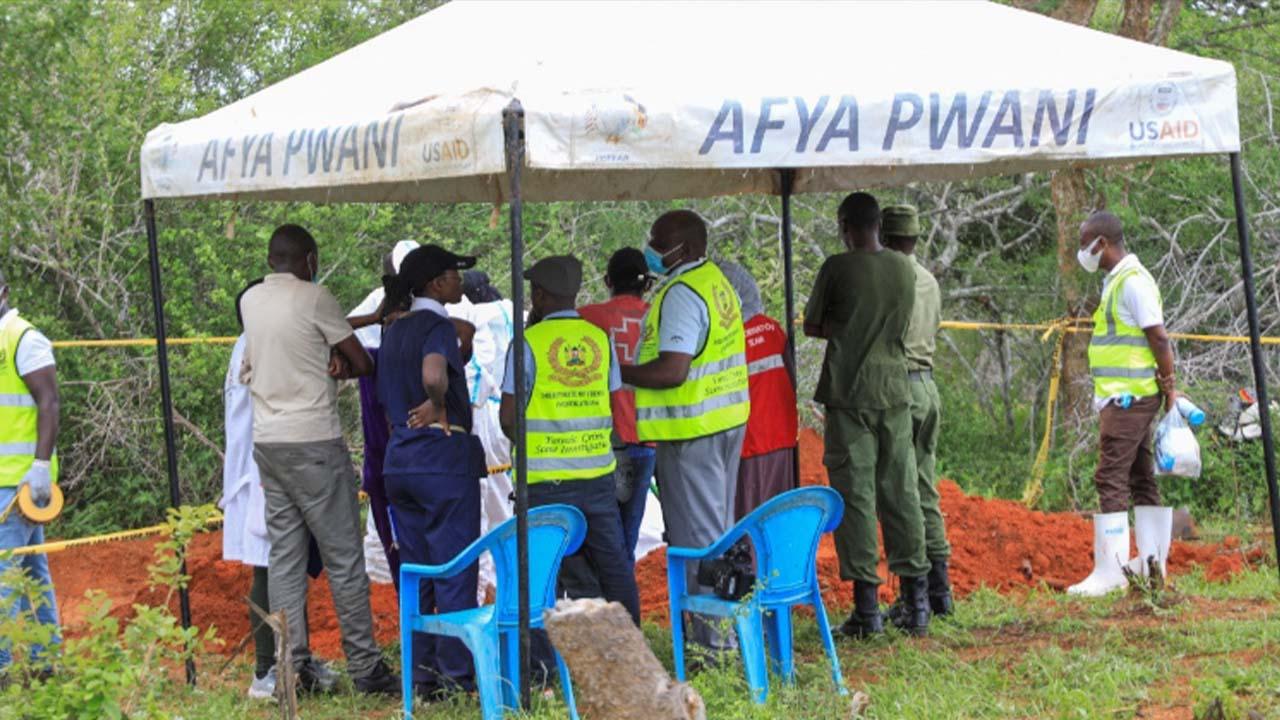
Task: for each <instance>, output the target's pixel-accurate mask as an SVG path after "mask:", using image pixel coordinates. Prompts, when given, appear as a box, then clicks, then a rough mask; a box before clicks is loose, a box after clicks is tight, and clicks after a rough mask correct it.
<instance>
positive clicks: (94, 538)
mask: <svg viewBox="0 0 1280 720" xmlns="http://www.w3.org/2000/svg"><path fill="white" fill-rule="evenodd" d="M510 469H511V466H510V465H495V466H493V467H491V468H488V471H489V474H490V475H495V474H497V473H503V472H506V471H508V470H510ZM361 496H362V498H361V499H364V493H363V492H362V493H361ZM221 524H222V514H221V513H219V514H217V515H215V516H213V517H211V518H209V522H208V523H207V526H208V527H213V526H215V525H221ZM168 530H169V526H168V525H151V526H149V527H143V528H137V529H134V530H121V531H119V532H113V533H106V534H104V535H91V536H89V537H82V538H75V539H74V540H53V541H50V542H47V543H43V544H41V545H27V546H25V547H20V548H15V549H14V550H12V551H10V552H12V553H13V555H15V556H17V555H34V554H36V553H53V552H61V551H63V550H71V549H73V548H78V547H82V546H84V545H97V544H98V543H105V542H112V541H114V540H136V539H138V538H144V537H149V536H151V535H162V534H164V533H165V532H168ZM0 554H2V553H0Z"/></svg>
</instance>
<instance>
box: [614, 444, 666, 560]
mask: <svg viewBox="0 0 1280 720" xmlns="http://www.w3.org/2000/svg"><path fill="white" fill-rule="evenodd" d="M627 455H628V456H629V457H630V458H631V472H632V473H633V477H634V478H635V486H634V487H633V488H632V491H631V497H630V498H628V499H627V500H626V501H625V502H623V503H622V504H621V505H620V506H619V509H620V510H621V511H622V536H623V538H625V539H626V541H627V555H628V556H630V557H631V559H632V560H633V561H634V560H635V557H636V543H638V542H640V525H641V523H642V522H643V521H644V506H645V503H646V502H647V501H648V499H649V486H650V485H651V484H653V467H654V465H656V464H657V462H658V451H657V449H656V448H651V447H647V446H645V445H628V446H627Z"/></svg>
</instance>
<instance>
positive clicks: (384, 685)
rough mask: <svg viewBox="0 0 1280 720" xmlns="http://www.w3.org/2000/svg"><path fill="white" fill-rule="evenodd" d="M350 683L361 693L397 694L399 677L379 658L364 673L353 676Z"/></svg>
mask: <svg viewBox="0 0 1280 720" xmlns="http://www.w3.org/2000/svg"><path fill="white" fill-rule="evenodd" d="M351 684H352V685H354V686H355V689H356V692H358V693H361V694H362V695H399V694H400V678H399V677H397V676H396V674H395V673H393V672H391V668H389V667H387V664H386V663H385V662H383V661H381V660H379V661H378V664H377V665H374V666H373V669H372V670H370V671H369V672H368V673H366V674H365V675H363V676H361V677H358V678H353V679H352V680H351Z"/></svg>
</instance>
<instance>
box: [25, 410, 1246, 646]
mask: <svg viewBox="0 0 1280 720" xmlns="http://www.w3.org/2000/svg"><path fill="white" fill-rule="evenodd" d="M800 440H801V442H800V467H801V472H800V475H801V483H802V484H804V485H825V484H827V476H826V470H825V469H824V468H823V466H822V439H821V438H820V437H819V436H818V435H817V433H814V432H812V431H808V430H806V431H805V432H804V433H803V434H802V435H801V438H800ZM940 490H941V494H942V512H943V514H944V515H945V516H946V519H947V534H948V538H949V540H950V541H951V548H952V557H951V582H952V584H953V585H954V587H955V591H956V593H957V594H958V595H960V596H964V595H966V594H968V593H970V592H973V591H974V590H975V589H977V588H978V587H981V586H984V585H985V586H987V587H991V588H995V589H997V590H1000V591H1003V592H1013V591H1018V590H1020V589H1022V590H1025V589H1026V588H1029V587H1032V586H1035V585H1038V584H1040V583H1041V582H1043V583H1045V584H1047V585H1048V586H1049V587H1051V588H1055V589H1059V590H1061V589H1064V588H1065V587H1066V586H1067V585H1069V584H1071V583H1073V582H1076V581H1078V580H1080V579H1082V578H1084V577H1085V576H1086V575H1087V574H1088V573H1089V571H1090V570H1091V569H1092V566H1093V528H1092V525H1091V524H1090V522H1089V520H1088V519H1087V518H1085V517H1081V516H1080V515H1076V514H1074V513H1041V512H1035V511H1031V510H1028V509H1026V508H1025V507H1023V506H1022V505H1021V504H1019V503H1016V502H1011V501H1008V500H991V499H987V498H980V497H973V496H969V495H965V494H964V493H963V492H962V491H961V490H960V488H959V487H958V486H957V485H956V484H955V483H953V482H951V481H946V480H944V481H943V482H942V483H941V487H940ZM221 542H222V536H221V534H220V533H207V534H204V535H201V536H199V537H197V538H196V539H195V541H194V542H193V543H192V546H191V549H190V554H189V556H188V561H187V562H188V568H187V569H188V572H189V573H190V574H191V576H192V580H191V606H192V621H193V622H194V623H195V624H196V625H197V626H199V627H209V626H216V627H217V628H218V635H219V637H221V638H223V640H224V641H225V643H226V645H225V646H224V650H225V651H230V650H233V649H235V647H236V646H237V645H238V644H239V642H240V640H241V639H242V638H244V637H245V635H246V633H248V631H249V618H248V610H247V608H246V605H245V601H244V598H245V596H246V595H248V593H249V585H250V583H251V571H250V569H249V568H248V567H245V566H243V565H241V564H239V563H227V562H223V561H222V560H221V557H222V546H221ZM154 545H155V543H154V541H153V540H132V541H125V542H113V543H103V544H100V545H92V546H88V547H85V548H80V549H77V550H72V551H67V552H61V553H55V554H53V555H50V556H49V559H50V563H51V565H52V568H53V576H54V584H55V586H56V587H57V589H58V598H59V601H60V603H61V609H62V614H63V621H64V624H65V625H66V628H67V631H68V632H69V633H71V634H74V633H75V632H76V631H77V629H79V628H81V627H82V626H83V618H84V617H85V612H86V610H87V607H86V603H85V600H84V593H85V591H86V590H89V589H94V588H96V589H99V590H102V591H104V592H105V593H106V594H107V596H108V597H109V598H111V600H112V602H113V603H114V605H115V610H114V611H113V612H114V614H116V616H117V617H121V618H125V619H127V618H128V617H129V616H131V615H132V614H133V610H132V605H133V604H134V603H144V604H155V603H158V602H162V601H163V596H162V595H161V594H159V593H157V592H155V591H152V590H150V589H149V588H148V587H147V570H146V567H147V565H148V564H149V563H150V562H151V559H152V553H153V550H154ZM1263 555H1264V552H1263V550H1262V549H1261V548H1260V547H1255V548H1253V549H1250V550H1245V549H1243V548H1241V547H1240V543H1239V541H1238V540H1236V541H1235V542H1230V541H1229V542H1227V543H1224V544H1223V545H1203V544H1198V543H1182V542H1177V543H1174V545H1173V550H1172V553H1171V558H1170V569H1171V572H1172V573H1174V574H1178V573H1183V572H1186V571H1187V570H1188V569H1189V568H1190V567H1191V566H1192V565H1197V564H1199V565H1204V566H1205V567H1206V576H1207V577H1209V578H1210V579H1211V580H1225V579H1227V578H1229V577H1230V576H1231V575H1233V574H1235V573H1237V572H1239V571H1240V570H1241V569H1242V568H1243V567H1245V565H1246V563H1252V562H1257V561H1260V560H1261V559H1262V557H1263ZM818 571H819V573H820V579H821V582H822V586H823V589H824V592H825V594H826V596H827V601H828V604H829V606H831V607H844V606H847V605H849V604H850V597H851V594H852V586H851V584H850V583H847V582H843V581H841V580H840V574H839V567H838V562H837V559H836V553H835V547H834V545H833V543H832V540H831V538H830V537H824V538H823V540H822V545H821V546H820V549H819V554H818ZM636 575H637V579H638V581H639V585H640V602H641V607H642V608H643V609H644V614H645V616H646V617H648V618H650V619H654V620H663V619H666V617H667V614H668V613H667V610H668V607H667V577H666V553H665V552H664V551H662V550H658V551H655V552H653V553H651V554H650V555H648V556H647V557H645V558H644V559H643V560H641V561H640V563H639V564H638V565H637V567H636ZM880 576H881V577H882V578H885V579H888V578H889V573H888V570H887V568H886V567H885V565H884V560H883V557H882V558H881V565H880ZM372 590H373V597H372V607H373V614H374V623H375V625H376V627H377V636H378V640H379V642H382V643H386V642H388V641H390V640H392V639H393V638H395V636H396V627H397V610H396V598H395V592H394V591H393V589H392V587H391V586H390V585H373V586H372ZM893 592H894V587H893V586H891V585H890V584H889V583H885V584H884V585H882V586H881V590H880V595H881V598H882V599H883V600H885V601H889V600H891V599H892V595H893ZM308 597H309V605H308V614H309V618H310V625H311V647H312V650H313V651H314V652H316V653H317V654H318V655H321V656H322V657H328V658H338V657H341V655H342V643H341V636H340V634H339V632H338V623H337V619H336V616H335V615H334V611H333V600H332V598H331V596H330V594H329V586H328V580H327V579H326V577H324V576H322V577H321V578H320V579H319V580H315V581H312V583H311V590H310V593H309V596H308ZM172 606H173V609H174V612H175V613H176V612H177V599H176V597H175V598H174V599H173V601H172Z"/></svg>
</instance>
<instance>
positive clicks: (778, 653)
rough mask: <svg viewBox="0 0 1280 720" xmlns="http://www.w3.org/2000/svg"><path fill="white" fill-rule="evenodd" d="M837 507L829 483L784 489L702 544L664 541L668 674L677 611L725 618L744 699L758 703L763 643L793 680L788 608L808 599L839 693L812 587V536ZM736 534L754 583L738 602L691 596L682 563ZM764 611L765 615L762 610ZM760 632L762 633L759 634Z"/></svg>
mask: <svg viewBox="0 0 1280 720" xmlns="http://www.w3.org/2000/svg"><path fill="white" fill-rule="evenodd" d="M843 514H844V501H843V500H842V499H841V498H840V494H839V493H837V492H836V491H835V490H832V489H831V488H825V487H806V488H799V489H797V490H790V491H788V492H785V493H782V494H781V495H778V496H777V497H774V498H773V499H771V500H769V501H768V502H766V503H765V504H763V505H761V506H760V507H758V508H756V509H755V510H754V511H752V512H751V514H749V515H747V516H746V517H744V518H742V520H740V521H738V524H737V525H734V526H733V527H732V528H730V530H729V532H727V533H725V534H724V535H723V536H722V537H721V538H720V539H719V540H717V541H715V542H714V543H713V544H711V545H710V546H708V547H705V548H683V547H669V548H667V587H668V592H669V593H670V596H671V640H672V643H673V644H674V646H675V648H674V649H675V666H676V678H677V679H679V680H682V681H683V680H684V679H685V668H684V627H683V623H682V622H681V619H682V616H681V612H682V611H687V612H697V613H703V614H706V615H714V616H718V617H724V618H731V619H732V620H733V622H734V626H735V629H736V630H737V635H738V649H739V651H740V652H741V654H742V662H743V665H744V666H745V670H746V675H747V684H748V685H749V686H750V687H751V693H752V699H753V700H754V701H755V702H756V703H760V704H763V703H764V702H765V700H766V699H767V698H768V696H769V674H768V668H767V667H766V662H765V645H766V644H767V646H768V651H769V657H770V659H771V660H772V664H773V666H774V670H775V672H777V673H778V674H779V675H780V676H781V677H782V679H783V682H786V683H788V684H791V683H794V682H795V662H794V659H793V657H792V649H791V607H792V606H793V605H812V606H813V609H814V613H815V614H816V615H817V616H818V631H819V633H820V634H821V635H822V644H823V647H824V648H825V649H826V651H827V657H828V658H830V660H831V679H832V680H834V681H835V683H836V688H837V689H839V691H840V694H841V695H845V694H848V690H846V689H845V686H844V680H843V678H842V677H841V675H840V660H839V659H838V658H837V657H836V646H835V642H834V641H833V640H832V638H831V626H830V624H828V622H827V611H826V608H825V607H823V605H822V590H821V589H820V588H819V587H818V567H817V566H818V541H819V539H821V537H822V535H823V533H829V532H831V531H832V530H835V528H836V525H838V524H839V523H840V517H841V516H842V515H843ZM744 535H749V536H750V537H751V542H752V544H753V545H754V546H755V561H756V589H755V591H754V592H752V593H751V594H750V595H748V596H747V597H745V598H743V599H742V600H740V601H736V602H735V601H730V600H724V599H722V598H720V597H718V596H716V595H711V594H705V595H702V594H700V595H691V594H689V592H688V591H687V586H686V584H685V564H686V563H690V562H695V561H698V560H704V559H710V558H715V557H718V556H720V555H722V554H724V552H725V551H726V550H728V549H729V548H730V547H732V546H733V544H734V543H736V542H738V540H739V539H741V538H742V536H744ZM766 613H767V614H766ZM766 631H767V635H768V638H767V639H766V637H765V635H766Z"/></svg>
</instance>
